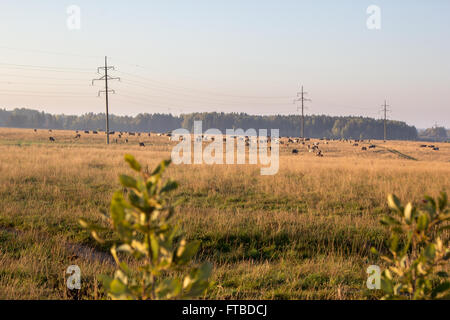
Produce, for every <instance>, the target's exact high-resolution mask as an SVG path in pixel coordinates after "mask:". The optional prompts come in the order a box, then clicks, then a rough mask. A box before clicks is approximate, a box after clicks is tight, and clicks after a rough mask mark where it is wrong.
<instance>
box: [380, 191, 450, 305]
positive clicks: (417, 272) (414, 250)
mask: <svg viewBox="0 0 450 320" xmlns="http://www.w3.org/2000/svg"><path fill="white" fill-rule="evenodd" d="M388 204H389V207H390V208H391V210H392V212H393V213H394V215H386V216H385V217H384V218H383V219H382V220H381V223H382V224H384V225H386V226H387V227H389V229H390V231H391V238H390V240H389V252H390V255H389V256H382V257H381V258H382V259H383V260H384V261H386V262H387V263H388V268H387V269H386V270H385V271H384V272H383V273H382V277H381V289H382V290H383V291H384V293H385V296H384V297H383V298H384V299H440V298H446V297H448V294H449V289H450V282H449V281H448V274H447V273H446V272H445V268H448V260H449V258H450V250H449V247H448V230H449V224H448V221H449V220H450V213H449V209H448V199H447V194H446V193H441V195H440V197H439V198H438V200H437V201H435V200H434V199H433V198H431V197H428V196H426V197H425V200H424V205H422V206H421V207H420V208H416V207H415V206H413V205H412V203H408V204H407V205H406V206H405V207H403V206H402V204H401V203H400V200H399V199H398V198H397V197H396V196H395V195H389V196H388ZM372 251H373V252H374V253H377V254H378V252H377V251H376V249H375V248H372Z"/></svg>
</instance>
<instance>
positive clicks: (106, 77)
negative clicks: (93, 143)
mask: <svg viewBox="0 0 450 320" xmlns="http://www.w3.org/2000/svg"><path fill="white" fill-rule="evenodd" d="M100 70H104V72H105V75H104V76H103V77H101V78H99V79H94V80H92V85H94V81H105V90H100V91H99V92H98V96H99V97H100V95H101V94H102V93H105V98H106V144H109V97H108V95H109V93H113V94H115V93H116V92H115V91H114V90H110V89H109V87H108V81H109V80H119V81H120V78H113V77H110V76H109V75H108V70H116V69H115V68H114V67H113V66H110V67H108V57H106V56H105V66H104V67H98V68H97V73H100Z"/></svg>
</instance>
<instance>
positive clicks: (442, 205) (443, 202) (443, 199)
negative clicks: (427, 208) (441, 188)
mask: <svg viewBox="0 0 450 320" xmlns="http://www.w3.org/2000/svg"><path fill="white" fill-rule="evenodd" d="M438 203H439V211H441V212H442V211H444V210H445V207H447V203H448V198H447V193H446V192H441V195H440V197H439V199H438Z"/></svg>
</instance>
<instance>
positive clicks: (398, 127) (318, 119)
mask: <svg viewBox="0 0 450 320" xmlns="http://www.w3.org/2000/svg"><path fill="white" fill-rule="evenodd" d="M196 120H201V121H202V126H203V131H206V130H207V129H209V128H216V129H219V130H221V131H222V132H224V133H225V130H226V129H238V128H241V129H244V130H246V129H249V128H254V129H257V130H258V129H268V130H270V129H279V130H280V135H281V136H299V135H300V116H298V115H274V116H256V115H249V114H246V113H217V112H205V113H189V114H182V115H179V116H175V115H171V114H160V113H155V114H148V113H145V114H138V115H137V116H134V117H131V116H116V115H111V116H110V130H112V131H114V130H115V131H133V132H150V131H152V132H168V131H172V130H175V129H178V128H185V129H188V130H192V128H193V124H194V121H196ZM0 126H1V127H10V128H35V129H62V130H104V128H105V114H102V113H100V114H94V113H87V114H84V115H80V116H75V115H52V114H49V113H45V112H39V111H36V110H31V109H23V108H22V109H14V110H6V109H0ZM383 126H384V124H383V120H378V119H373V118H367V117H355V116H327V115H311V116H306V117H305V135H306V136H307V137H310V138H334V139H341V138H348V139H383ZM387 126H388V137H389V139H396V140H418V138H419V136H418V131H417V129H416V128H415V127H414V126H409V125H407V124H406V123H405V122H401V121H392V120H391V121H388V123H387ZM269 132H270V131H269Z"/></svg>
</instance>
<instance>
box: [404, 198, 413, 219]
mask: <svg viewBox="0 0 450 320" xmlns="http://www.w3.org/2000/svg"><path fill="white" fill-rule="evenodd" d="M413 209H414V207H413V205H412V203H411V202H408V204H407V205H406V207H405V209H404V210H403V213H404V214H405V221H406V223H408V224H410V223H411V218H412V213H413Z"/></svg>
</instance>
